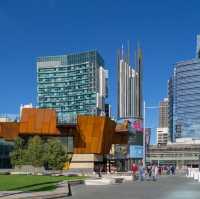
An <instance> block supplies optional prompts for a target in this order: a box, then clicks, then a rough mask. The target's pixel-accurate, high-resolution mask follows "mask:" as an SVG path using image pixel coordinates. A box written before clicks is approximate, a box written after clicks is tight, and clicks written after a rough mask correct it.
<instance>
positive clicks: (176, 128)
mask: <svg viewBox="0 0 200 199" xmlns="http://www.w3.org/2000/svg"><path fill="white" fill-rule="evenodd" d="M197 43H198V44H199V36H197ZM197 49H199V46H197ZM197 52H199V50H197ZM199 91H200V58H199V56H196V58H195V59H192V60H189V61H182V62H178V63H176V64H175V68H174V75H173V134H174V135H175V137H176V138H192V139H200V92H199Z"/></svg>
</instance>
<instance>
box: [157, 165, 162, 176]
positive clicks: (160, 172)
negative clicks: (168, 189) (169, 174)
mask: <svg viewBox="0 0 200 199" xmlns="http://www.w3.org/2000/svg"><path fill="white" fill-rule="evenodd" d="M161 174H162V168H161V166H159V168H158V175H159V176H161Z"/></svg>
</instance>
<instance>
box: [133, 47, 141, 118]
mask: <svg viewBox="0 0 200 199" xmlns="http://www.w3.org/2000/svg"><path fill="white" fill-rule="evenodd" d="M135 66H136V72H135V74H136V75H135V109H134V110H135V114H134V115H135V117H136V118H140V119H141V118H143V91H142V88H143V85H142V84H143V63H142V49H141V48H140V46H139V44H138V46H137V50H136V54H135Z"/></svg>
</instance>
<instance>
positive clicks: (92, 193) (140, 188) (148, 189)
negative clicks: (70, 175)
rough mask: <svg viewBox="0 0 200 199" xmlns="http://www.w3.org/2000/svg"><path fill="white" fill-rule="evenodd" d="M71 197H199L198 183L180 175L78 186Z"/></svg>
mask: <svg viewBox="0 0 200 199" xmlns="http://www.w3.org/2000/svg"><path fill="white" fill-rule="evenodd" d="M72 192H73V196H72V197H71V198H73V199H78V198H81V199H93V198H94V199H199V198H200V183H198V182H194V181H193V180H192V179H188V178H186V177H180V176H163V177H161V178H160V179H159V180H158V181H155V182H154V181H142V182H140V181H136V182H127V183H123V184H118V185H117V184H116V185H108V186H86V187H85V186H83V185H81V186H78V187H74V189H73V190H72Z"/></svg>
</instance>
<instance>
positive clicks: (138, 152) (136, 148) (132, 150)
mask: <svg viewBox="0 0 200 199" xmlns="http://www.w3.org/2000/svg"><path fill="white" fill-rule="evenodd" d="M129 157H130V158H143V146H141V145H130V146H129Z"/></svg>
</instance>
